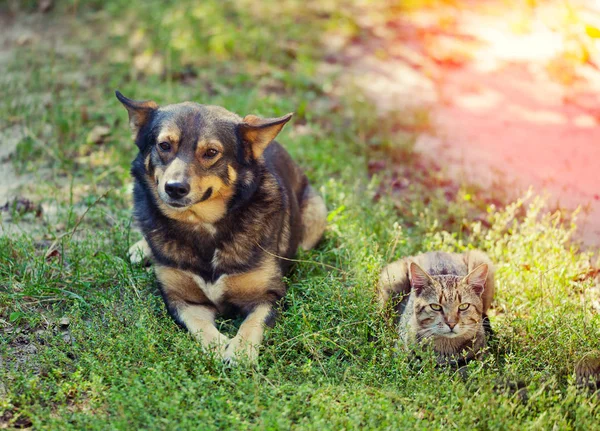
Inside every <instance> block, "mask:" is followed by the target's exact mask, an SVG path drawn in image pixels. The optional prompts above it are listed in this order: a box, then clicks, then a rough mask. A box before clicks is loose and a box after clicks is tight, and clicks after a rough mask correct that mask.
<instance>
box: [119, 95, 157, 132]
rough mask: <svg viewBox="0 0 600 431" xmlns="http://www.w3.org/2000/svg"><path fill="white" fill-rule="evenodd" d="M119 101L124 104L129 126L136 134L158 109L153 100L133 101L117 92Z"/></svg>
mask: <svg viewBox="0 0 600 431" xmlns="http://www.w3.org/2000/svg"><path fill="white" fill-rule="evenodd" d="M115 94H116V96H117V99H119V102H121V103H122V104H123V106H124V107H125V109H127V113H128V114H129V125H130V126H131V130H133V132H134V133H137V132H138V131H139V130H140V129H141V128H142V127H144V125H145V124H146V123H147V122H148V120H149V119H150V116H151V115H152V113H153V112H154V111H156V110H157V109H158V105H157V104H156V102H154V101H152V100H142V101H137V100H131V99H128V98H127V97H125V96H123V95H122V94H121V93H120V92H119V91H115Z"/></svg>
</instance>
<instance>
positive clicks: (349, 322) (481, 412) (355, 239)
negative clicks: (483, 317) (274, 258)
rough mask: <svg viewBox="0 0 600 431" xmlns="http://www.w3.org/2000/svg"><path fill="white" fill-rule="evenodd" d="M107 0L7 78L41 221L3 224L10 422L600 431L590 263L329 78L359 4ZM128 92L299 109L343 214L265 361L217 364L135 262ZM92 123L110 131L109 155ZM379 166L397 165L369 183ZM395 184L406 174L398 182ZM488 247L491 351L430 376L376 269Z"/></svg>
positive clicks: (61, 10)
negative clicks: (336, 45) (131, 257)
mask: <svg viewBox="0 0 600 431" xmlns="http://www.w3.org/2000/svg"><path fill="white" fill-rule="evenodd" d="M34 3H35V2H33V3H32V4H29V3H26V6H24V10H23V9H21V10H20V11H18V12H17V19H21V20H24V19H26V14H27V13H28V10H27V8H34V7H35V6H34ZM102 3H103V2H97V1H92V2H77V1H74V0H71V1H70V2H65V3H64V4H62V5H60V7H59V6H57V7H56V10H54V11H53V12H52V13H51V14H49V15H45V16H44V17H43V19H44V24H46V25H47V26H49V27H50V28H51V30H50V31H49V32H48V33H47V34H46V35H47V37H45V38H42V39H41V40H39V41H34V42H31V43H29V44H25V45H24V46H21V47H19V48H18V56H15V57H14V58H13V59H12V60H10V61H9V62H8V63H7V64H6V65H5V67H4V65H3V68H4V69H5V70H6V71H7V73H6V74H4V76H3V77H0V79H1V80H2V81H1V82H2V86H3V88H4V89H3V94H6V95H8V97H3V98H2V99H1V100H0V119H1V120H0V121H1V123H0V133H7V132H6V131H7V130H17V131H18V132H19V133H21V138H20V142H19V145H18V147H17V151H16V153H15V154H14V156H13V160H12V161H13V164H14V166H15V168H16V169H17V171H18V172H19V173H20V174H21V175H22V176H25V177H27V178H30V182H29V183H28V184H26V185H24V186H22V187H21V193H22V194H23V196H25V197H27V198H29V199H30V200H32V201H34V203H35V204H36V205H38V204H39V205H42V206H43V208H44V212H43V214H42V215H41V217H36V215H35V214H34V212H31V211H29V212H28V211H18V210H17V209H14V210H13V211H4V212H1V213H0V217H1V219H0V222H1V223H2V225H3V227H4V228H6V231H5V232H6V233H5V234H4V235H3V236H2V237H0V334H1V336H0V359H1V362H0V427H3V426H7V427H9V428H10V427H22V426H27V425H29V424H32V425H33V426H34V428H36V429H236V430H237V429H249V428H258V429H290V428H293V429H319V430H321V429H335V430H338V429H411V428H417V427H418V428H423V429H467V428H478V429H519V430H521V429H549V428H553V427H556V428H557V429H584V430H587V429H593V428H594V426H597V423H598V417H599V415H600V401H599V398H598V396H597V394H594V393H592V392H590V391H587V390H583V389H579V388H577V386H576V385H575V382H574V378H573V367H574V365H575V363H576V361H577V360H578V358H580V357H581V356H582V355H583V354H585V353H586V352H588V351H590V350H593V349H597V348H598V346H599V344H598V339H599V338H600V330H599V329H598V328H600V317H599V315H598V313H597V311H596V312H595V311H594V309H593V308H592V305H591V301H592V299H597V298H595V297H592V295H593V294H594V291H593V290H592V289H591V287H592V283H593V280H591V279H589V278H586V277H583V275H584V274H586V273H588V272H589V271H590V268H591V263H590V260H591V257H590V256H589V255H587V254H584V253H580V252H579V251H578V250H577V249H576V248H575V247H574V246H572V243H571V240H570V239H571V236H572V233H573V232H572V228H570V227H569V225H568V224H566V225H565V224H564V223H563V224H561V223H558V220H557V218H556V216H550V215H546V214H545V212H544V209H543V204H542V203H541V202H540V201H539V200H537V199H535V198H531V199H529V200H528V201H526V202H518V203H516V204H514V205H509V206H508V207H506V208H505V209H501V208H496V207H494V206H493V205H491V204H490V203H491V202H493V201H494V200H497V199H498V196H491V197H490V196H486V195H485V194H484V193H483V192H482V191H480V190H477V188H475V187H472V186H462V187H458V186H456V185H454V184H451V183H449V182H448V181H447V180H446V179H445V178H444V173H443V170H436V169H435V166H434V165H433V163H432V162H431V161H428V160H421V159H419V158H418V157H417V156H416V155H415V154H413V153H412V151H411V148H410V139H406V138H405V137H402V136H400V135H399V134H398V132H394V130H397V129H398V128H397V127H394V125H396V124H398V123H401V122H402V121H403V116H401V115H400V114H399V115H398V116H393V117H392V118H387V119H385V120H382V119H378V118H376V117H374V114H373V112H374V110H373V109H372V107H370V106H368V105H367V104H366V103H365V102H364V101H363V99H362V98H361V97H360V95H357V94H356V93H355V89H352V91H348V94H347V95H346V96H343V97H342V98H339V97H337V96H334V95H333V94H332V92H331V88H332V85H333V84H332V83H333V82H334V78H333V77H324V76H323V75H321V74H319V73H317V70H318V64H319V62H320V61H321V60H322V55H323V54H322V50H321V48H320V41H321V40H322V38H323V37H324V35H326V34H327V32H329V31H335V30H336V29H342V31H344V32H345V33H346V34H352V35H353V37H355V38H356V39H357V40H360V38H361V37H363V36H364V35H362V33H361V30H360V28H359V27H358V25H357V24H356V23H355V22H354V20H353V19H352V13H351V11H352V10H354V9H352V8H349V7H348V5H349V3H350V2H342V1H340V2H336V3H335V4H333V5H328V4H327V3H326V2H313V1H308V2H306V1H305V2H293V1H283V2H281V1H279V2H275V1H267V2H262V3H257V2H245V1H244V2H233V1H226V2H220V1H217V0H214V1H211V0H208V1H203V2H192V1H191V0H186V1H179V2H161V3H160V4H159V3H158V2H154V3H150V4H149V5H148V3H146V4H147V6H141V4H138V5H133V4H132V2H125V1H120V0H114V1H112V2H109V4H108V5H105V7H104V8H102V7H101V4H102ZM321 3H323V4H321ZM51 37H54V38H56V39H57V40H58V41H60V43H53V42H52V40H51ZM136 58H137V60H136ZM148 59H151V60H148ZM136 61H137V64H138V66H139V65H140V64H142V65H144V64H145V67H136V66H135V64H136ZM144 61H146V62H148V61H150V63H144ZM152 61H154V62H156V64H154V65H151V62H152ZM116 88H118V89H120V90H121V91H122V92H123V93H124V94H125V95H127V96H129V97H135V98H140V99H146V98H153V99H155V100H156V101H158V102H159V103H170V102H175V101H180V100H195V101H199V102H202V103H211V104H219V105H223V106H226V107H227V108H228V109H230V110H232V111H235V112H238V113H240V114H242V115H243V114H246V113H258V114H261V115H269V116H276V115H280V114H283V113H286V112H290V111H295V112H296V113H297V115H296V116H295V117H294V121H293V124H291V127H289V126H286V128H285V129H284V131H283V133H282V135H281V137H280V142H282V143H283V144H284V145H285V146H286V148H288V150H289V151H290V152H291V153H292V155H293V156H294V157H295V159H296V160H298V162H299V163H300V164H301V165H302V166H303V167H304V168H305V169H306V171H307V174H308V175H309V177H310V179H311V181H312V183H313V184H314V185H315V186H316V187H317V188H318V189H319V190H320V192H321V193H322V194H323V196H324V197H325V199H326V202H327V206H328V208H329V210H330V223H329V227H328V231H327V234H326V237H325V240H324V241H323V243H322V244H321V245H320V246H319V247H318V249H316V250H313V251H311V252H309V253H303V254H301V255H300V256H299V258H300V259H302V260H308V261H312V262H313V263H299V264H297V265H296V266H295V268H294V270H293V272H292V273H291V274H290V277H289V280H288V285H289V293H288V295H287V297H286V308H285V310H284V312H283V313H282V317H281V319H280V321H279V322H278V324H277V325H276V326H275V328H274V329H273V330H270V331H269V332H268V335H267V339H266V343H265V346H264V348H263V349H262V351H261V356H260V360H259V366H258V367H257V368H255V369H254V368H252V369H251V368H248V367H244V366H240V367H237V368H234V369H229V368H225V367H224V366H223V365H222V364H221V363H220V362H219V361H217V360H215V359H214V358H211V357H208V356H206V355H205V354H203V353H202V352H201V350H200V349H199V346H198V345H197V343H196V342H195V341H194V340H193V339H192V338H191V337H190V336H189V335H188V334H187V333H186V332H184V331H182V330H180V329H179V328H178V327H177V326H176V325H175V324H174V323H173V322H172V320H171V319H170V318H169V317H168V316H167V314H166V312H165V310H164V306H163V304H162V300H161V299H160V296H159V295H158V292H157V289H156V286H155V281H154V276H153V274H152V272H151V271H147V270H146V269H144V268H141V267H136V266H132V265H130V264H129V263H128V261H127V258H126V250H127V248H128V245H129V244H131V243H132V242H133V241H134V240H136V239H137V238H138V234H137V233H136V232H135V231H133V229H132V227H131V216H130V198H129V189H128V184H129V183H130V179H129V173H128V169H129V163H130V161H131V160H132V158H133V157H134V156H135V147H134V145H133V143H132V142H131V140H130V137H129V132H128V129H127V124H126V113H125V112H124V110H123V109H122V107H121V106H120V105H119V103H118V102H117V100H116V99H115V98H114V95H113V91H114V89H116ZM418 116H419V117H422V116H423V115H422V113H419V115H418ZM96 125H107V126H109V127H110V130H111V133H110V135H109V136H108V137H107V138H106V139H105V140H104V141H103V142H102V143H89V142H87V141H88V135H89V133H90V131H91V130H92V129H93V128H94V126H96ZM398 142H400V143H402V142H404V144H400V145H399V144H398ZM392 161H393V163H392ZM373 163H379V164H380V167H381V168H382V169H381V170H379V171H378V172H377V174H376V175H375V176H373V177H371V178H370V177H369V169H368V166H372V165H373ZM416 167H418V169H417V168H416ZM394 175H397V176H400V177H401V178H403V177H406V178H407V179H408V180H409V181H408V184H407V185H406V187H404V186H403V188H402V190H401V192H398V191H397V190H396V191H395V189H394V187H392V186H390V184H392V183H393V176H394ZM478 220H479V221H478ZM481 220H484V221H485V222H482V221H481ZM468 247H480V248H482V249H484V250H486V251H487V252H488V253H489V254H490V255H491V257H492V258H493V260H494V261H495V262H497V265H498V289H497V290H498V294H497V299H496V301H495V305H494V309H493V314H492V324H493V326H494V328H495V330H496V333H497V336H496V339H495V340H494V342H493V343H492V344H491V346H490V351H491V354H490V355H489V357H488V359H487V360H486V361H485V363H472V364H470V366H469V367H468V370H467V372H466V373H457V372H455V371H453V370H444V369H438V368H436V367H435V366H434V361H427V360H425V361H424V362H422V363H420V364H414V363H411V362H410V361H409V359H408V358H406V357H405V356H403V354H402V353H399V354H396V352H394V349H393V345H394V331H393V328H391V327H390V326H389V325H388V324H387V323H386V322H384V320H383V319H382V317H381V315H380V314H379V312H378V311H377V309H376V306H375V303H374V299H375V298H374V292H375V290H374V288H375V283H376V278H377V275H378V272H379V270H380V269H381V267H382V266H383V265H384V264H385V263H386V262H389V261H390V260H392V259H395V258H398V257H401V256H405V255H408V254H413V253H416V252H418V251H423V250H431V249H435V248H442V249H445V250H456V251H459V250H463V249H465V248H468ZM52 250H56V251H55V252H54V253H50V254H49V253H48V252H49V251H52ZM48 254H49V255H48ZM322 264H325V265H327V266H324V265H322ZM330 266H334V267H336V268H338V270H334V269H331V268H330ZM63 316H66V317H68V318H69V320H70V325H69V326H68V328H67V329H65V328H61V327H60V325H59V319H60V318H61V317H63ZM237 323H238V322H224V321H221V322H220V324H221V325H223V329H224V330H225V331H233V330H235V325H236V324H237ZM517 388H521V390H517Z"/></svg>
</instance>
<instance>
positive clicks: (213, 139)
mask: <svg viewBox="0 0 600 431" xmlns="http://www.w3.org/2000/svg"><path fill="white" fill-rule="evenodd" d="M116 95H117V98H118V99H119V101H120V102H121V103H122V104H123V105H124V106H125V108H127V111H128V113H129V122H130V125H131V127H132V129H133V131H134V136H135V143H136V145H137V146H138V148H139V154H138V156H137V158H136V159H135V160H134V162H133V165H132V169H131V172H132V175H133V177H134V181H135V184H134V193H133V195H134V217H135V220H136V222H137V224H138V226H139V227H140V229H141V231H142V233H143V235H144V240H142V241H140V242H139V243H137V244H136V245H134V246H133V247H132V248H131V250H130V255H131V257H132V260H136V259H140V258H145V257H151V259H152V261H153V262H154V264H155V272H156V276H157V278H158V281H159V285H160V290H161V293H162V296H163V299H164V301H165V304H166V306H167V309H168V311H169V313H170V314H171V316H173V318H174V319H175V321H176V322H178V323H179V324H181V325H183V326H185V327H186V328H187V329H188V330H189V331H190V332H191V333H192V334H193V335H194V336H195V337H196V338H197V339H198V340H199V341H200V342H201V344H202V346H203V347H204V348H207V349H211V348H214V349H216V351H217V352H218V354H220V355H221V357H222V358H223V359H224V360H225V361H227V362H234V361H236V359H239V358H245V359H248V360H250V361H255V360H256V359H257V354H258V347H259V346H260V344H261V342H262V339H263V333H264V327H265V325H269V324H272V323H273V321H274V317H275V309H276V306H277V302H278V301H279V300H280V299H281V298H282V297H283V296H284V295H285V293H286V285H285V284H284V282H283V279H282V277H283V275H284V274H285V273H286V272H287V270H288V269H289V266H290V260H289V259H290V258H292V257H293V256H294V255H295V253H296V250H297V248H298V246H301V247H303V248H304V249H310V248H312V247H314V246H315V245H316V244H317V242H318V241H319V240H320V238H321V236H322V235H323V231H324V230H325V225H326V216H327V210H326V208H325V204H324V202H323V199H322V198H321V197H320V196H319V195H318V194H317V193H316V192H315V191H314V189H313V188H312V187H311V186H310V185H309V183H308V180H307V178H306V176H305V175H304V174H303V172H302V170H301V169H300V168H299V167H298V165H296V163H294V161H293V160H292V159H291V157H290V155H289V154H288V153H287V152H286V151H285V149H284V148H283V147H282V146H280V145H279V144H278V143H277V142H274V141H273V140H274V139H275V137H276V136H277V134H278V133H279V132H280V131H281V129H282V128H283V126H284V125H285V123H287V122H288V121H289V119H290V118H291V114H288V115H285V116H283V117H279V118H267V119H261V118H259V117H256V116H254V115H247V116H246V117H244V118H241V117H239V116H238V115H236V114H234V113H231V112H229V111H227V110H226V109H224V108H221V107H219V106H210V105H200V104H197V103H191V102H184V103H179V104H174V105H167V106H164V107H159V106H158V105H157V104H156V103H155V102H152V101H143V102H140V101H134V100H130V99H128V98H126V97H124V96H123V95H122V94H121V93H119V92H117V93H116ZM231 311H233V312H241V313H243V314H244V315H245V316H246V318H245V320H244V321H243V323H242V324H241V326H240V328H239V331H238V333H237V335H236V336H235V337H234V338H232V339H229V338H228V337H227V336H225V335H223V334H221V333H220V332H219V330H218V329H217V328H216V327H215V317H216V315H217V314H222V313H229V312H231Z"/></svg>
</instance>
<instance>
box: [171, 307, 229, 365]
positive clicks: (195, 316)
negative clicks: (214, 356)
mask: <svg viewBox="0 0 600 431" xmlns="http://www.w3.org/2000/svg"><path fill="white" fill-rule="evenodd" d="M177 314H178V316H179V319H180V320H181V322H182V323H183V324H184V325H185V327H186V328H187V329H188V331H190V332H191V334H192V335H193V336H194V337H195V338H196V339H197V340H198V341H199V342H200V344H202V347H203V348H204V349H207V350H212V349H216V351H217V353H218V354H219V355H222V354H223V350H224V349H225V346H226V345H227V343H228V342H229V337H227V336H226V335H223V334H221V333H220V332H219V330H218V329H217V328H216V326H215V316H216V312H215V309H214V308H213V307H210V306H205V305H186V306H180V307H178V309H177Z"/></svg>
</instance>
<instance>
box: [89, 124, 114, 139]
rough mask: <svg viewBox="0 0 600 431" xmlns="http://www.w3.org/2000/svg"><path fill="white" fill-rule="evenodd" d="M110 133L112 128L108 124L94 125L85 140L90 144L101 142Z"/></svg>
mask: <svg viewBox="0 0 600 431" xmlns="http://www.w3.org/2000/svg"><path fill="white" fill-rule="evenodd" d="M108 135H110V128H109V127H108V126H103V125H98V126H94V128H93V129H92V130H91V131H90V133H88V135H87V139H86V140H85V141H86V143H88V144H101V143H102V142H104V139H106V137H107V136H108Z"/></svg>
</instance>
